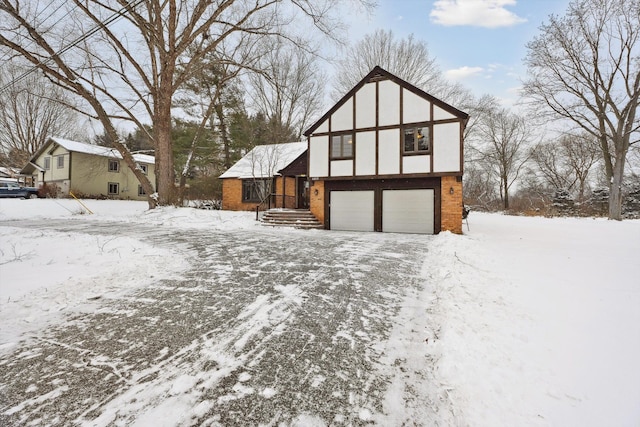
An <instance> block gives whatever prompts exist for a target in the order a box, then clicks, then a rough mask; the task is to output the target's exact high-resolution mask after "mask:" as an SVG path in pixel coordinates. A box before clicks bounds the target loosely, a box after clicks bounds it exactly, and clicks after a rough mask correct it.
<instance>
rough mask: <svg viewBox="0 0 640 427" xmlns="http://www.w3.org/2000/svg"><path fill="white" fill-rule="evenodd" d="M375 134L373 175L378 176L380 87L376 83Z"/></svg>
mask: <svg viewBox="0 0 640 427" xmlns="http://www.w3.org/2000/svg"><path fill="white" fill-rule="evenodd" d="M373 131H374V132H375V133H376V167H375V174H376V176H378V171H379V165H380V85H379V84H378V82H376V127H375V128H373Z"/></svg>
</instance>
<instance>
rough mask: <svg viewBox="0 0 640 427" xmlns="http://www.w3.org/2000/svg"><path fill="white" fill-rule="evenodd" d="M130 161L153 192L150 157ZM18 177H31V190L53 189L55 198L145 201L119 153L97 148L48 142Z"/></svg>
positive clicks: (142, 156)
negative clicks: (147, 178) (146, 177)
mask: <svg viewBox="0 0 640 427" xmlns="http://www.w3.org/2000/svg"><path fill="white" fill-rule="evenodd" d="M133 158H134V159H135V160H136V162H137V163H138V165H139V166H140V168H141V169H142V170H143V171H144V173H145V174H147V176H148V177H149V180H150V181H151V184H152V185H153V187H154V188H155V169H154V168H155V159H154V157H153V156H149V155H145V154H134V155H133ZM21 173H22V174H24V175H30V176H32V177H33V180H34V186H38V187H42V186H43V185H46V186H47V187H52V186H55V187H57V194H58V195H68V194H69V192H70V191H71V192H73V193H74V194H75V195H82V196H83V197H107V198H112V199H132V200H146V199H147V196H146V194H145V193H144V191H143V190H142V186H141V185H140V183H139V182H138V179H137V178H136V177H135V175H134V174H133V172H132V171H131V170H130V169H129V167H127V165H126V164H125V162H124V161H123V160H122V156H121V155H120V153H119V152H118V151H117V150H115V149H113V148H108V147H103V146H99V145H93V144H85V143H82V142H76V141H69V140H66V139H62V138H49V139H48V140H47V142H46V144H45V145H44V146H42V147H41V148H40V150H38V151H37V152H36V153H35V154H34V155H33V156H32V157H31V159H30V160H29V163H28V164H27V165H26V166H25V167H24V168H22V171H21Z"/></svg>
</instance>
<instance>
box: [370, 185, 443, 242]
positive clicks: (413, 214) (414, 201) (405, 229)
mask: <svg viewBox="0 0 640 427" xmlns="http://www.w3.org/2000/svg"><path fill="white" fill-rule="evenodd" d="M433 198H434V193H433V190H384V191H383V192H382V231H386V232H390V233H422V234H433V223H434V214H433Z"/></svg>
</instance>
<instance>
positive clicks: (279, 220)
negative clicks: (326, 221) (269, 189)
mask: <svg viewBox="0 0 640 427" xmlns="http://www.w3.org/2000/svg"><path fill="white" fill-rule="evenodd" d="M262 224H263V225H271V226H281V227H296V228H318V229H320V228H324V226H323V225H322V223H321V222H320V221H318V220H317V219H316V217H315V216H313V214H312V213H311V212H310V211H308V210H302V209H271V210H268V211H266V212H265V213H264V215H263V216H262Z"/></svg>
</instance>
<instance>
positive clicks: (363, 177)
mask: <svg viewBox="0 0 640 427" xmlns="http://www.w3.org/2000/svg"><path fill="white" fill-rule="evenodd" d="M458 175H460V172H459V171H456V172H438V173H409V174H405V175H402V176H400V175H395V174H394V175H359V176H354V177H351V178H350V177H345V176H336V177H314V178H317V179H322V180H324V181H344V180H345V179H352V180H353V181H363V180H378V179H382V180H395V179H405V178H406V179H416V178H442V177H443V176H458Z"/></svg>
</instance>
